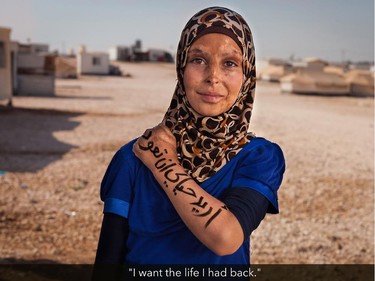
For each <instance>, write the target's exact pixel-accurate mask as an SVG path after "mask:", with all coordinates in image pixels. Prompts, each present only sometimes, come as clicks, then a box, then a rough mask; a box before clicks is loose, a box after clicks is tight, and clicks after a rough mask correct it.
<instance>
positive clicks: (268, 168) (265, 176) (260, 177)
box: [232, 138, 285, 213]
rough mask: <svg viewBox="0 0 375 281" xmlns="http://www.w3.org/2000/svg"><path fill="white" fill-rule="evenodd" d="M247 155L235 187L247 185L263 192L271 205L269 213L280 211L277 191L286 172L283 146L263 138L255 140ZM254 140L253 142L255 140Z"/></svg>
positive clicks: (238, 170)
mask: <svg viewBox="0 0 375 281" xmlns="http://www.w3.org/2000/svg"><path fill="white" fill-rule="evenodd" d="M253 141H254V144H253V145H250V146H249V148H248V149H247V151H246V152H247V155H246V156H245V157H244V159H243V161H241V163H240V165H239V167H238V169H237V170H236V172H235V175H234V180H233V184H232V186H233V187H247V188H251V189H254V190H256V191H258V192H260V193H261V194H263V195H264V196H265V197H266V198H267V199H268V200H269V201H270V203H271V204H270V205H269V208H268V210H267V212H269V213H278V212H279V206H278V199H277V191H278V189H279V187H280V185H281V182H282V179H283V175H284V172H285V160H284V155H283V152H282V150H281V148H280V147H279V146H278V145H277V144H275V143H272V142H269V141H267V140H265V139H263V138H256V139H254V140H253ZM253 141H252V142H253Z"/></svg>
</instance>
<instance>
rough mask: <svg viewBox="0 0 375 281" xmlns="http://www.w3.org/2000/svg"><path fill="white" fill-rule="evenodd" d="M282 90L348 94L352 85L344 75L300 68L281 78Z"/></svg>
mask: <svg viewBox="0 0 375 281" xmlns="http://www.w3.org/2000/svg"><path fill="white" fill-rule="evenodd" d="M280 87H281V91H282V92H291V93H300V94H322V95H348V94H349V93H350V86H349V84H348V83H347V82H346V81H345V79H344V77H343V76H341V75H339V74H336V73H327V72H323V71H319V70H312V69H299V70H298V71H297V72H296V73H293V74H289V75H287V76H285V77H283V78H282V79H281V80H280Z"/></svg>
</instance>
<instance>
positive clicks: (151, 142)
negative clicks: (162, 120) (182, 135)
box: [133, 124, 178, 171]
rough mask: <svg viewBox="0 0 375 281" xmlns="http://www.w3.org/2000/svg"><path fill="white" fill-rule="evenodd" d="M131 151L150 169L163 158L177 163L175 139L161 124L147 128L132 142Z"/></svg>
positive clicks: (153, 168) (152, 169)
mask: <svg viewBox="0 0 375 281" xmlns="http://www.w3.org/2000/svg"><path fill="white" fill-rule="evenodd" d="M133 152H134V153H135V155H136V156H137V157H138V158H139V159H140V160H141V161H142V162H143V164H145V165H146V166H147V168H149V169H150V170H151V171H154V170H155V169H156V168H157V165H156V163H158V161H159V160H161V159H163V158H166V159H167V160H168V161H169V162H173V163H178V157H177V151H176V139H175V137H174V136H173V134H172V133H171V131H170V130H169V129H168V128H167V127H165V126H164V125H162V124H159V125H157V126H156V127H154V128H152V129H147V130H146V131H145V132H144V133H143V135H142V136H141V137H140V138H139V139H138V140H137V141H136V142H135V143H134V145H133ZM155 165H156V166H155Z"/></svg>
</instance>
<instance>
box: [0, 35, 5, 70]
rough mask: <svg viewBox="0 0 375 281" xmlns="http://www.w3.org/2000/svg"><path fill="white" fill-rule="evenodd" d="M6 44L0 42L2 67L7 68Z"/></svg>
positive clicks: (0, 63)
mask: <svg viewBox="0 0 375 281" xmlns="http://www.w3.org/2000/svg"><path fill="white" fill-rule="evenodd" d="M5 59H6V55H5V43H4V42H3V41H0V67H1V68H5Z"/></svg>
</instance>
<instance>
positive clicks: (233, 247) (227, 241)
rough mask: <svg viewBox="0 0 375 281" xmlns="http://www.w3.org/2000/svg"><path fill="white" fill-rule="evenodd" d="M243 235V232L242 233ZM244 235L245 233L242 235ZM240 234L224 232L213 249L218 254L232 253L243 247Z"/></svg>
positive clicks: (226, 254)
mask: <svg viewBox="0 0 375 281" xmlns="http://www.w3.org/2000/svg"><path fill="white" fill-rule="evenodd" d="M241 235H242V233H241ZM242 236H243V235H242ZM240 237H241V236H239V235H238V234H231V233H227V234H223V235H222V236H221V237H220V239H219V241H216V243H214V244H213V245H212V247H211V251H212V252H214V253H215V254H216V255H218V256H228V255H232V254H234V253H235V252H237V250H238V249H239V248H240V247H241V245H242V242H243V240H242V238H240Z"/></svg>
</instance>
